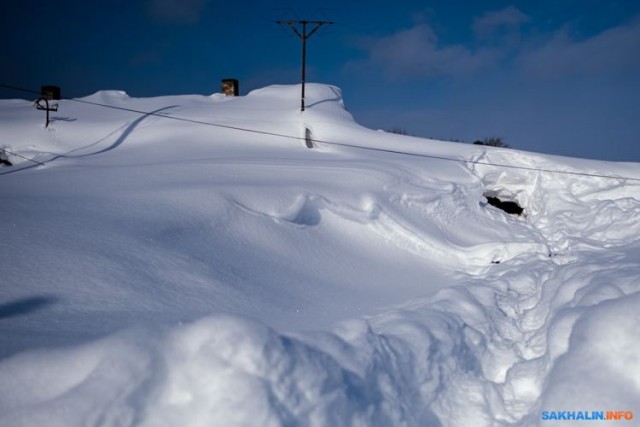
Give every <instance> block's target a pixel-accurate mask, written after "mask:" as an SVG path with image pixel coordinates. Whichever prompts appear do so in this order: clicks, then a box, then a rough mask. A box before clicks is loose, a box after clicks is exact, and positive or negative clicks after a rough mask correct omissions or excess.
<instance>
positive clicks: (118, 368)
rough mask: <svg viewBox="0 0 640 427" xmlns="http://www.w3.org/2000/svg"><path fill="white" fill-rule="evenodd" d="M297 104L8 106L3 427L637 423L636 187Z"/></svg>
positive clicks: (639, 168)
mask: <svg viewBox="0 0 640 427" xmlns="http://www.w3.org/2000/svg"><path fill="white" fill-rule="evenodd" d="M299 91H300V87H299V86H295V85H294V86H271V87H267V88H264V89H260V90H256V91H253V92H251V93H249V94H248V95H247V96H244V97H235V98H234V97H230V98H227V97H224V96H222V95H220V94H214V95H212V96H196V95H190V96H167V97H157V98H145V99H136V98H131V97H129V96H127V94H125V93H124V92H118V91H102V92H98V93H96V94H94V95H91V96H88V97H86V98H82V99H80V100H62V101H59V102H58V104H59V110H58V111H57V112H54V113H52V122H51V124H50V126H49V127H48V128H45V127H44V112H42V111H38V110H36V109H35V108H34V106H33V103H32V102H31V101H24V100H5V101H0V148H4V149H5V150H6V151H5V153H6V156H7V157H8V159H9V160H10V161H11V162H13V163H14V165H13V166H6V167H1V168H0V223H1V224H2V226H1V228H0V230H1V231H0V260H1V261H0V262H1V264H0V265H1V267H2V269H1V272H0V426H2V427H5V426H6V427H9V426H11V427H19V426H36V425H46V426H50V427H54V426H64V427H74V426H474V427H477V426H537V425H543V426H547V425H549V426H552V425H584V422H580V421H547V420H543V419H542V415H541V414H542V413H543V411H635V417H636V420H637V418H638V417H640V283H639V280H640V165H639V164H635V163H613V162H598V161H591V160H581V159H572V158H563V157H554V156H548V155H541V154H535V153H527V152H522V151H517V150H509V149H499V148H492V147H483V146H475V145H470V144H459V143H449V142H442V141H434V140H428V139H421V138H414V137H409V136H402V135H394V134H390V133H387V132H382V131H375V130H370V129H366V128H363V127H361V126H359V125H358V124H357V123H356V122H355V121H354V119H353V118H352V116H351V115H350V114H349V113H348V111H347V110H346V109H345V107H344V104H343V99H342V94H341V92H340V90H339V89H338V88H336V87H332V86H327V85H320V84H308V85H307V98H306V103H307V106H308V108H307V110H306V111H305V112H300V111H299ZM80 101H81V102H80ZM380 102H381V103H384V97H383V96H381V97H380ZM96 104H101V105H96ZM106 106H111V107H117V109H115V108H108V107H106ZM145 112H146V113H153V114H144V113H145ZM163 116H165V117H163ZM175 118H178V119H186V120H175ZM212 124H214V125H212ZM307 129H308V132H307V131H306V130H307ZM306 134H310V135H311V136H312V138H313V139H314V142H313V145H314V148H313V149H308V148H307V147H306V142H305V135H306ZM559 143H562V141H559ZM606 143H607V142H606V141H603V144H606ZM402 153H408V154H402ZM27 159H31V160H27ZM34 161H35V162H40V163H41V164H36V163H34ZM496 164H497V165H501V166H495V165H496ZM505 166H510V167H505ZM605 176H611V177H612V178H608V177H605ZM483 194H492V195H497V196H499V197H500V198H501V199H503V200H512V201H516V202H517V203H519V204H520V205H521V206H522V207H523V208H524V215H523V216H520V217H518V216H513V215H509V214H507V213H505V212H503V211H501V210H499V209H497V208H494V207H492V206H490V205H488V204H487V203H486V202H487V200H486V199H485V197H484V196H483ZM636 422H637V421H636ZM590 423H591V424H595V425H598V424H600V423H609V424H611V423H610V422H608V421H600V422H599V421H591V422H590ZM623 424H625V425H627V424H629V425H630V423H623Z"/></svg>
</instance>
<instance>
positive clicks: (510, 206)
mask: <svg viewBox="0 0 640 427" xmlns="http://www.w3.org/2000/svg"><path fill="white" fill-rule="evenodd" d="M485 197H486V198H487V203H489V204H490V205H491V206H495V207H496V208H498V209H502V210H503V211H505V212H506V213H508V214H512V215H522V212H523V211H524V209H522V208H521V207H520V205H519V204H517V203H516V202H509V201H502V200H500V199H498V198H497V197H491V196H487V195H485Z"/></svg>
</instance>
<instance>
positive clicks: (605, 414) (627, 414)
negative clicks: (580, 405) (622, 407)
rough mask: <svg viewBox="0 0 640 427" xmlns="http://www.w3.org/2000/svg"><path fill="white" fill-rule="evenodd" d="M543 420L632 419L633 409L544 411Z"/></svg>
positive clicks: (541, 415) (541, 414) (541, 417)
mask: <svg viewBox="0 0 640 427" xmlns="http://www.w3.org/2000/svg"><path fill="white" fill-rule="evenodd" d="M540 419H541V420H542V421H551V420H567V421H568V420H580V421H603V420H604V421H631V420H633V412H632V411H542V412H541V413H540Z"/></svg>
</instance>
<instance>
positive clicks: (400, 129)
mask: <svg viewBox="0 0 640 427" xmlns="http://www.w3.org/2000/svg"><path fill="white" fill-rule="evenodd" d="M387 132H388V133H395V134H398V135H409V132H407V130H406V129H405V128H403V127H400V126H394V127H392V128H391V129H389V130H387Z"/></svg>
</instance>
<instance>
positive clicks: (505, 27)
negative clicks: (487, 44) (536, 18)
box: [472, 6, 529, 38]
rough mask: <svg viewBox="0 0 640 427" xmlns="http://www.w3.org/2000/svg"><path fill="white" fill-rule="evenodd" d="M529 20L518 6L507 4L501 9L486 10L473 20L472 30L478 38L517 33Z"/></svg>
mask: <svg viewBox="0 0 640 427" xmlns="http://www.w3.org/2000/svg"><path fill="white" fill-rule="evenodd" d="M528 21H529V17H528V16H527V15H525V14H524V13H522V12H521V11H520V10H519V9H518V8H516V7H514V6H509V7H507V8H505V9H502V10H497V11H492V12H487V13H485V14H484V15H482V16H480V17H476V18H474V20H473V25H472V28H473V32H474V33H475V35H476V37H478V38H487V37H491V36H493V35H496V34H500V35H501V36H504V35H505V34H508V35H513V34H514V33H517V31H518V30H519V29H520V26H521V25H522V24H524V23H525V22H528Z"/></svg>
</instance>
